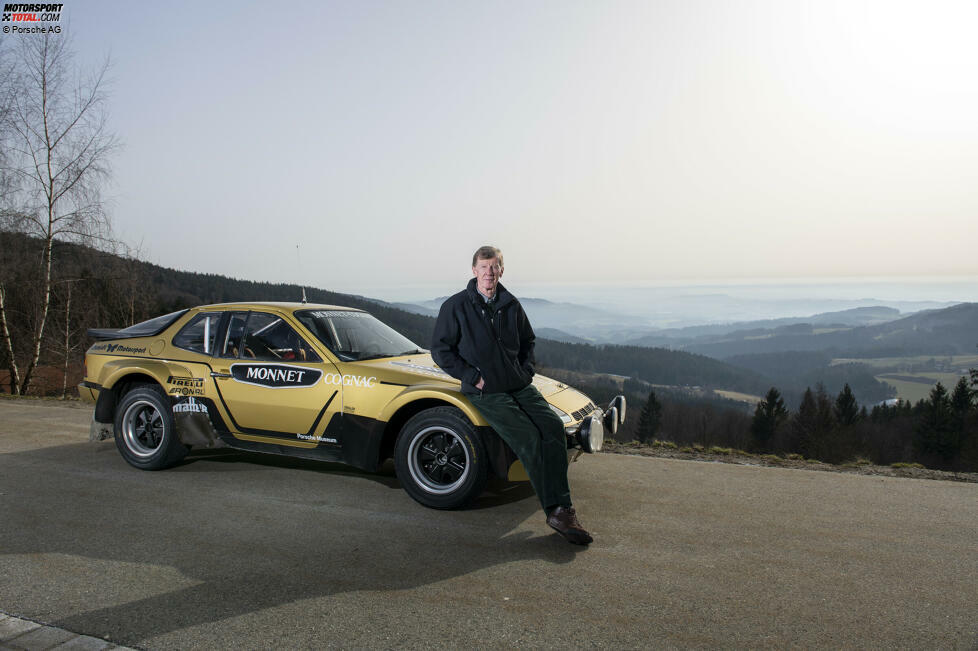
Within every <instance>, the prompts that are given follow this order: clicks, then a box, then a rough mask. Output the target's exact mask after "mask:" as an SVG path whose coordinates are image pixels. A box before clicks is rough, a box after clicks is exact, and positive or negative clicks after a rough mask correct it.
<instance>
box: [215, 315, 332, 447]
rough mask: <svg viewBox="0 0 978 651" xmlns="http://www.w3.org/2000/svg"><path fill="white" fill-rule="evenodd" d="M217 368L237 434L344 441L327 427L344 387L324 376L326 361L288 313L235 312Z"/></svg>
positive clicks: (306, 443)
mask: <svg viewBox="0 0 978 651" xmlns="http://www.w3.org/2000/svg"><path fill="white" fill-rule="evenodd" d="M222 334H223V339H222V341H221V342H220V346H219V350H218V351H217V352H218V356H217V357H216V358H215V359H214V363H215V366H214V372H213V376H214V378H215V381H216V384H217V387H218V393H219V395H220V397H221V400H222V402H223V403H224V407H225V409H226V410H227V412H228V414H229V416H230V418H231V423H230V426H231V428H232V430H233V433H234V435H235V437H236V438H241V439H244V440H249V441H260V442H269V443H271V442H274V443H277V444H288V445H296V446H298V447H314V446H317V445H319V444H323V443H325V444H327V445H337V446H338V445H340V441H339V440H338V439H337V437H336V436H325V435H324V434H323V431H324V428H325V427H326V425H327V424H328V423H329V422H330V420H331V419H332V417H333V415H334V414H336V413H339V411H340V409H341V405H342V396H341V395H340V392H341V391H342V389H343V388H342V387H341V386H339V387H338V386H334V385H330V384H326V383H325V382H324V381H323V378H324V377H325V376H326V375H327V374H335V373H336V367H335V366H334V365H333V364H332V363H330V362H329V361H327V360H323V359H322V358H321V357H320V356H319V355H318V354H317V353H316V351H315V350H314V349H313V348H312V347H311V346H310V345H309V344H308V342H306V341H305V340H304V339H303V338H302V337H301V336H300V335H299V334H298V333H297V332H296V331H295V329H294V328H292V326H291V325H290V324H289V323H288V322H287V321H286V320H285V318H284V317H283V315H281V314H275V313H272V312H264V311H249V312H244V311H241V312H231V313H230V314H229V315H228V320H227V325H226V327H225V328H224V329H222Z"/></svg>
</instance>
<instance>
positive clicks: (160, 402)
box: [115, 384, 189, 470]
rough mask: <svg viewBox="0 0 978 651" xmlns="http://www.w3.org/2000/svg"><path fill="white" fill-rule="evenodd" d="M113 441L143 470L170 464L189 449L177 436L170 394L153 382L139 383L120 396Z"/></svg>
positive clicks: (125, 456)
mask: <svg viewBox="0 0 978 651" xmlns="http://www.w3.org/2000/svg"><path fill="white" fill-rule="evenodd" d="M115 445H116V447H117V448H118V449H119V452H120V453H121V454H122V457H123V458H124V459H125V460H126V461H128V462H129V464H130V465H132V466H135V467H136V468H140V469H142V470H160V469H162V468H166V467H169V466H172V465H173V464H175V463H176V462H177V461H179V460H180V459H182V458H183V457H184V455H186V454H187V450H189V448H188V447H187V446H186V445H184V444H183V443H182V442H181V441H180V439H179V438H178V436H177V433H176V429H175V427H174V421H173V411H172V407H171V406H170V399H169V397H168V396H167V395H166V394H165V393H164V392H163V389H162V388H161V387H159V386H157V385H154V384H138V385H136V386H135V387H133V388H132V389H130V390H129V391H128V392H127V393H126V394H125V395H124V396H123V397H122V400H121V401H120V402H119V404H118V406H117V407H116V412H115Z"/></svg>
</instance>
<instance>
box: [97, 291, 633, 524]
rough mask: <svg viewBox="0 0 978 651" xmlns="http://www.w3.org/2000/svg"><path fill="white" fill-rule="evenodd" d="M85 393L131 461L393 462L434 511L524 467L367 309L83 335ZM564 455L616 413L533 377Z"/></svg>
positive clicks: (241, 314)
mask: <svg viewBox="0 0 978 651" xmlns="http://www.w3.org/2000/svg"><path fill="white" fill-rule="evenodd" d="M89 335H91V336H92V337H93V338H94V339H95V340H96V343H95V344H94V345H93V346H92V347H91V348H89V349H88V351H87V352H86V354H85V379H84V381H83V382H82V383H81V384H80V385H79V386H78V390H79V393H80V394H81V396H82V399H83V400H86V401H88V402H92V403H94V404H95V413H94V416H93V419H92V437H93V439H103V438H108V436H109V435H114V437H115V442H116V446H117V447H118V449H119V452H120V453H121V454H122V456H123V457H124V458H125V459H126V461H128V462H129V463H130V464H131V465H133V466H135V467H136V468H141V469H144V470H157V469H161V468H166V467H168V466H171V465H173V464H175V463H177V462H178V461H180V460H181V459H182V458H183V457H184V455H186V454H187V451H188V450H189V449H190V448H191V447H195V448H217V447H231V448H236V449H239V450H247V451H253V452H268V453H272V454H284V455H289V456H293V457H303V458H309V459H320V460H323V461H330V462H341V463H345V464H349V465H351V466H355V467H357V468H361V469H363V470H367V471H371V472H372V471H376V470H377V468H378V467H379V466H380V464H382V463H383V462H384V461H385V460H386V459H388V458H393V459H394V467H395V469H396V472H397V476H398V478H399V480H400V482H401V484H402V485H403V486H404V489H405V490H406V491H407V492H408V494H409V495H410V496H411V497H413V498H414V499H415V500H417V501H418V502H420V503H422V504H424V505H426V506H430V507H434V508H443V509H447V508H457V507H460V506H463V505H465V504H467V503H468V502H470V501H471V500H473V499H474V498H475V497H477V496H478V495H479V494H480V493H481V492H482V490H483V488H484V487H485V483H486V480H487V478H488V477H489V475H490V474H492V475H495V476H498V477H502V478H507V479H510V480H519V479H525V478H526V474H525V471H524V470H523V467H522V465H521V464H520V463H519V462H518V461H517V460H516V457H515V455H514V454H513V452H512V451H511V450H510V449H509V447H508V446H507V445H506V444H505V443H503V441H502V439H500V438H499V437H498V436H497V435H496V434H495V432H493V430H492V429H491V428H490V427H489V426H488V424H487V423H486V421H485V420H484V419H483V418H482V417H481V416H480V414H479V413H478V411H476V410H475V408H474V407H473V406H472V404H471V403H470V402H469V401H468V399H467V398H466V397H465V395H464V394H462V392H461V390H460V384H459V381H458V380H456V379H455V378H452V377H450V376H449V375H448V374H446V373H445V372H444V371H442V370H441V369H439V368H438V367H437V366H436V365H435V363H434V362H433V361H432V359H431V355H429V354H428V353H427V351H425V350H422V349H421V348H419V347H418V346H417V345H416V344H414V343H413V342H411V341H410V340H409V339H407V338H406V337H404V336H403V335H401V334H399V333H398V332H397V331H395V330H393V329H392V328H390V327H389V326H387V325H385V324H384V323H382V322H381V321H379V320H378V319H376V318H374V317H373V316H372V315H371V314H369V313H368V312H364V311H362V310H357V309H353V308H345V307H337V306H332V305H312V304H306V303H233V304H230V303H229V304H222V305H205V306H201V307H196V308H192V309H189V310H181V311H179V312H174V313H172V314H167V315H165V316H161V317H157V318H155V319H150V320H149V321H145V322H143V323H139V324H136V325H134V326H130V327H128V328H123V329H121V330H104V329H93V330H89ZM533 383H534V384H535V385H536V387H537V388H538V389H539V390H540V392H541V393H542V394H543V396H544V397H545V398H546V399H547V401H548V402H549V403H550V406H551V408H552V409H553V410H554V411H555V412H556V413H557V415H559V416H560V418H561V420H563V422H564V425H565V431H566V433H567V439H568V455H570V457H571V459H572V460H576V459H577V457H578V456H579V455H580V454H581V451H585V452H596V451H597V450H599V449H600V448H601V444H602V441H603V439H604V432H605V431H606V430H608V431H611V432H614V431H615V430H616V429H617V427H618V425H619V424H621V423H622V422H623V421H624V417H625V400H624V397H622V396H618V397H617V398H615V399H614V400H613V401H612V403H611V404H610V405H609V406H608V407H607V408H606V409H603V410H602V409H600V408H598V407H596V406H595V405H594V403H593V402H591V400H590V399H589V398H588V397H587V396H585V395H584V394H582V393H580V392H579V391H577V390H575V389H573V388H571V387H568V386H567V385H565V384H562V383H560V382H557V381H554V380H551V379H549V378H546V377H542V376H540V375H537V376H536V377H535V378H534V380H533Z"/></svg>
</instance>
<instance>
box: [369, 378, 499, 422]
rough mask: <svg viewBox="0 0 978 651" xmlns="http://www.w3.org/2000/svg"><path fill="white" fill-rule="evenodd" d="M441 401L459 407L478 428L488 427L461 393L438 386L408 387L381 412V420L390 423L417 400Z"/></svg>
mask: <svg viewBox="0 0 978 651" xmlns="http://www.w3.org/2000/svg"><path fill="white" fill-rule="evenodd" d="M431 399H434V400H440V401H442V402H446V403H448V404H450V405H452V406H453V407H458V408H459V409H460V410H461V411H462V413H463V414H465V417H466V418H468V419H469V421H471V422H472V424H473V425H475V426H476V427H488V426H489V423H488V422H486V419H485V418H483V417H482V414H480V413H479V412H478V410H477V409H476V408H475V407H473V406H472V403H471V402H469V400H468V399H467V398H466V397H465V396H463V395H462V394H461V392H459V391H452V390H449V389H445V388H444V387H436V386H424V385H422V386H411V387H407V388H406V389H404V391H402V392H401V393H399V394H397V396H396V397H395V398H394V399H393V400H391V401H390V402H388V403H387V405H386V406H385V407H384V409H383V411H382V412H381V414H380V416H379V419H380V420H382V421H384V422H389V421H390V420H391V418H393V417H394V414H396V413H397V412H398V410H400V409H401V408H402V407H404V406H405V405H407V404H408V403H411V402H415V401H416V400H431Z"/></svg>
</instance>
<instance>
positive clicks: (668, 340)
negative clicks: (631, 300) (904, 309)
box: [626, 306, 906, 348]
mask: <svg viewBox="0 0 978 651" xmlns="http://www.w3.org/2000/svg"><path fill="white" fill-rule="evenodd" d="M901 316H906V315H901V313H900V311H899V310H897V309H895V308H892V307H885V306H869V307H857V308H852V309H848V310H841V311H838V312H824V313H821V314H814V315H811V316H806V317H786V318H782V319H764V320H761V321H740V322H735V323H723V324H707V325H699V326H688V327H685V328H668V329H663V330H657V331H656V332H654V333H651V334H648V335H645V336H642V337H637V338H635V339H631V340H629V341H628V342H626V343H628V344H632V345H636V346H666V347H669V348H686V347H689V346H693V345H702V344H708V343H713V342H723V341H726V340H728V339H730V338H734V339H736V338H740V337H748V338H751V339H756V338H758V337H760V336H764V335H774V334H778V333H780V334H798V333H807V332H811V331H814V330H815V329H816V328H818V329H827V328H831V329H839V328H847V327H848V328H851V327H858V326H868V325H879V324H883V323H887V322H890V321H895V320H897V319H899V318H901ZM802 326H811V328H810V329H806V328H804V327H802Z"/></svg>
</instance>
